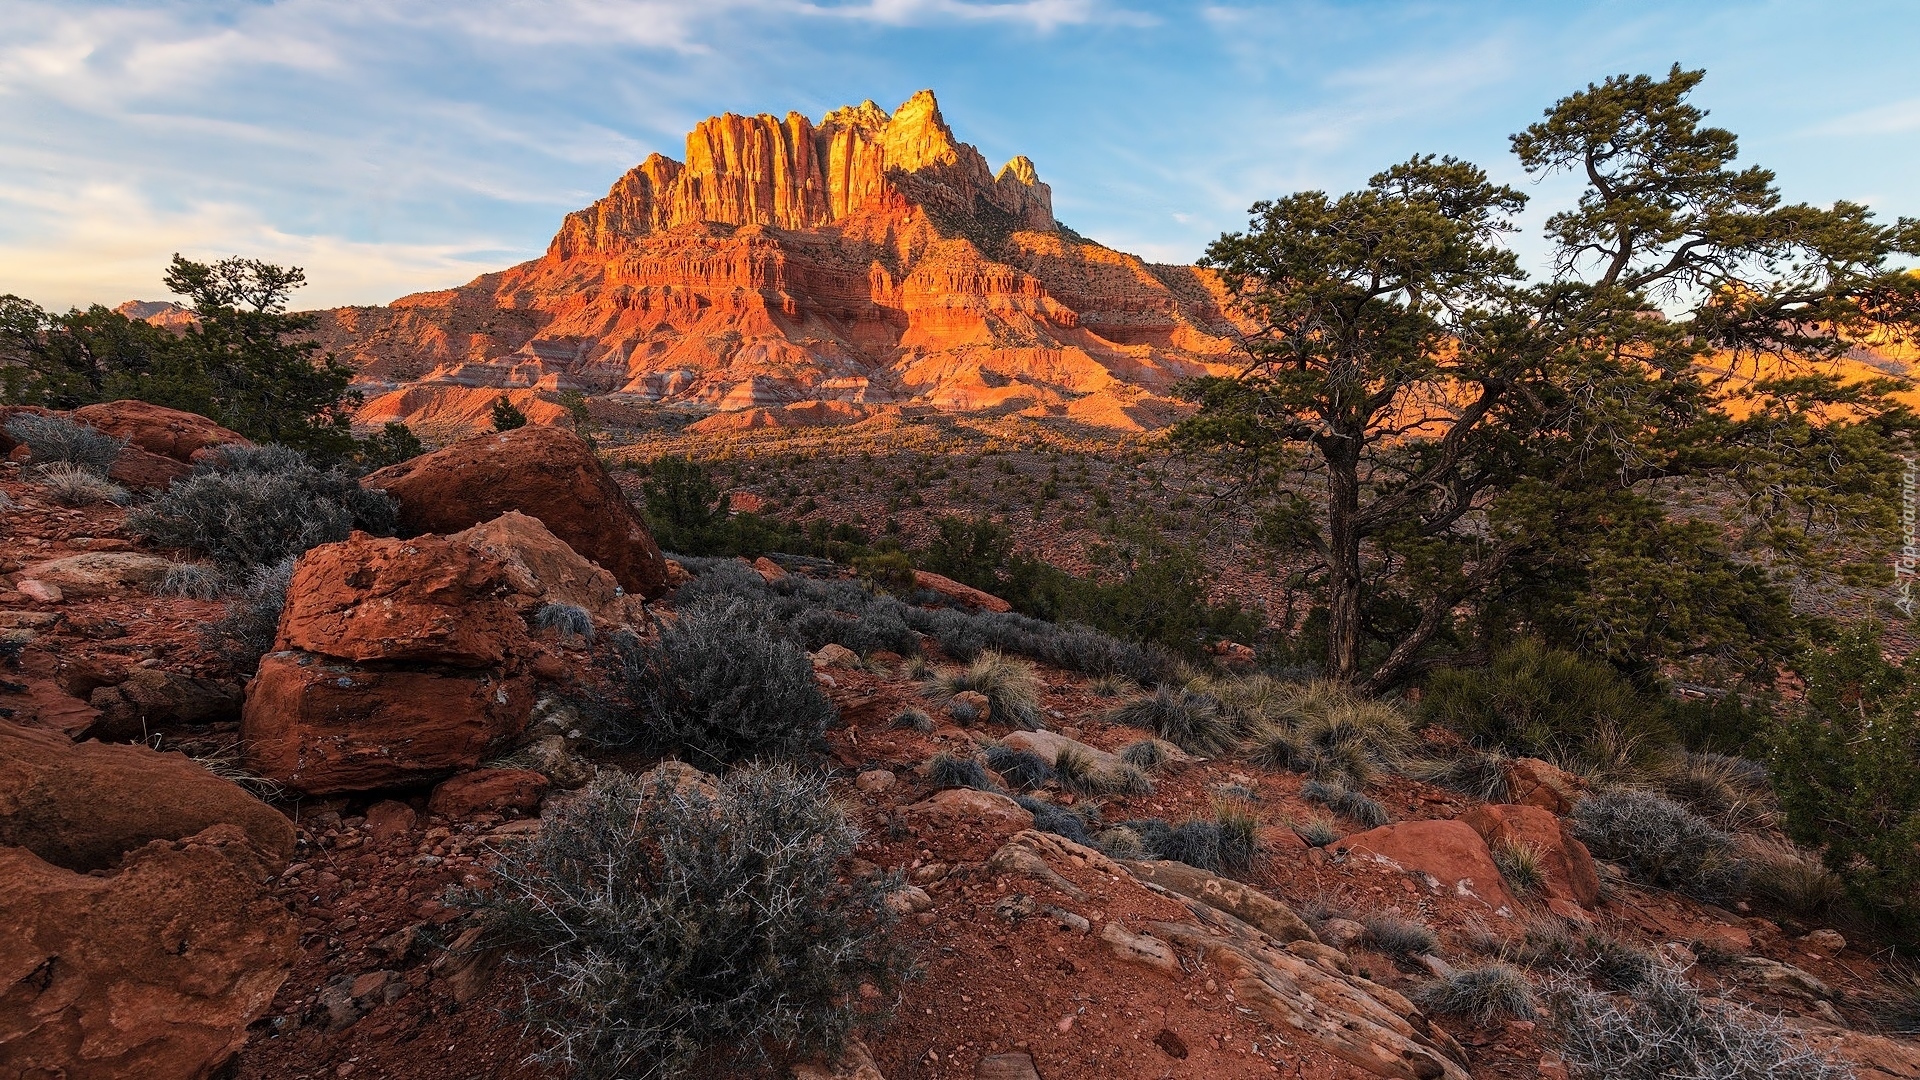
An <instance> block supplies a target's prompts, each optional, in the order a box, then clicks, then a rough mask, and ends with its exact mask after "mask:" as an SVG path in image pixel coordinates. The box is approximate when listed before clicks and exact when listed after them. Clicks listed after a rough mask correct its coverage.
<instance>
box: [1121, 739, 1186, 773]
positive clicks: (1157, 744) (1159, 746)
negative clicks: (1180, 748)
mask: <svg viewBox="0 0 1920 1080" xmlns="http://www.w3.org/2000/svg"><path fill="white" fill-rule="evenodd" d="M1168 750H1169V747H1168V745H1167V744H1166V743H1164V742H1161V741H1160V740H1159V739H1141V740H1139V741H1137V742H1130V743H1128V744H1127V745H1125V746H1123V747H1121V748H1120V760H1121V761H1124V762H1126V763H1127V764H1129V765H1131V766H1133V767H1134V768H1136V769H1140V770H1141V771H1143V772H1153V771H1154V770H1155V769H1158V768H1160V767H1161V766H1162V765H1165V764H1166V763H1167V762H1169V761H1172V760H1173V755H1171V754H1169V753H1168V752H1167V751H1168Z"/></svg>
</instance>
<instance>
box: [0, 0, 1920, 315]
mask: <svg viewBox="0 0 1920 1080" xmlns="http://www.w3.org/2000/svg"><path fill="white" fill-rule="evenodd" d="M1915 55H1920V3H1915V2H1913V0H1801V2H1794V3H1787V2H1765V0H1739V2H1732V0H1729V2H1719V0H1662V2H1646V0H1591V2H1588V0H1548V2H1541V0H1526V2H1517V0H1516V2H1505V0H1451V2H1437V0H1427V2H1421V0H1347V2H1331V0H1322V2H1276V3H1257V2H1253V0H1241V2H1223V3H1218V4H1204V3H1199V4H1180V3H1156V2H1150V0H357V2H356V0H280V2H264V0H256V2H238V0H171V2H169V0H153V2H147V3H109V2H99V3H91V2H87V0H56V2H43V0H0V293H14V294H18V295H21V296H25V297H27V298H29V299H32V300H34V301H37V302H38V303H40V304H42V305H43V306H45V307H48V308H50V309H60V310H64V309H65V308H66V307H68V306H71V305H85V304H88V303H93V302H100V303H106V304H109V305H111V304H114V303H118V302H119V301H122V300H126V299H134V298H139V299H161V298H165V295H166V294H165V291H164V289H163V288H162V287H161V286H160V284H159V281H160V276H161V271H162V268H163V267H164V265H165V264H166V262H167V260H168V258H169V257H170V255H171V254H172V253H173V252H176V251H178V252H181V253H184V254H186V255H188V256H189V257H193V258H199V259H212V258H218V257H223V256H227V255H248V256H254V257H258V258H264V259H268V260H270V261H274V262H279V263H282V264H294V265H299V266H302V267H304V268H305V269H306V272H307V277H308V281H309V284H308V286H307V287H306V289H304V290H303V291H302V292H301V293H300V294H299V296H298V297H297V298H296V299H297V301H298V303H299V304H300V305H301V306H309V307H321V306H332V305H337V304H348V303H355V304H371V303H384V302H386V301H389V300H391V299H393V298H395V297H397V296H400V295H404V294H406V293H409V292H415V291H420V290H424V289H433V288H445V287H448V286H452V285H457V284H460V283H462V282H465V281H467V280H470V279H471V278H473V277H474V276H475V275H477V274H480V273H483V272H485V271H489V270H495V269H500V268H502V267H505V266H508V265H511V264H513V263H515V262H519V261H521V260H524V259H528V258H532V257H535V256H537V255H538V254H540V252H541V251H543V250H544V249H545V247H546V244H547V241H548V240H549V239H550V238H551V237H552V235H553V233H554V231H555V229H556V228H557V227H558V225H559V222H560V219H561V217H562V216H563V215H564V214H565V213H566V212H568V211H570V210H574V209H577V208H579V207H582V206H585V205H586V204H588V203H589V202H591V201H592V200H593V199H595V198H597V197H599V196H600V195H602V194H604V193H605V191H606V189H607V187H608V186H609V185H610V184H612V182H613V181H614V180H615V179H616V178H617V177H618V176H619V175H620V174H621V173H622V172H624V171H626V170H627V169H628V168H630V167H631V166H633V165H634V164H636V163H638V162H639V161H640V160H641V159H642V158H644V157H645V156H646V155H647V154H649V153H651V152H653V151H660V152H662V153H665V154H668V155H669V156H672V157H676V158H677V157H681V156H682V148H683V146H684V138H685V134H686V132H687V131H688V130H689V129H690V128H691V127H692V126H693V125H694V124H695V123H697V122H698V121H699V120H700V119H702V118H704V117H706V116H709V115H714V114H717V113H721V112H729V111H731V112H741V113H759V112H769V113H775V114H779V115H784V114H785V113H786V112H788V111H789V110H798V111H800V112H803V113H806V114H809V115H811V116H813V117H814V118H815V119H816V120H817V119H818V118H819V117H820V116H821V115H822V114H823V113H825V112H826V111H827V110H828V109H831V108H833V107H836V106H839V105H842V104H849V103H855V102H858V101H860V100H862V99H866V98H871V99H873V100H875V101H876V102H878V103H880V104H881V105H882V106H883V107H885V108H889V109H891V108H892V107H894V106H895V105H897V104H898V103H899V102H901V101H904V100H905V99H906V98H907V97H908V96H910V95H911V94H912V93H913V92H914V91H916V90H919V89H921V88H922V87H931V88H933V89H934V90H935V92H936V93H937V94H938V96H939V99H940V103H941V108H942V111H943V112H944V113H945V115H946V118H947V120H948V122H949V123H950V124H951V125H952V127H953V128H954V131H955V134H956V135H957V136H958V137H959V138H961V139H962V140H964V141H966V142H971V143H973V144H974V145H976V146H978V147H979V148H980V150H981V151H982V153H984V154H985V155H986V156H987V158H988V159H989V161H990V162H992V163H993V164H994V165H995V166H998V165H999V164H1000V163H1001V162H1003V161H1005V160H1006V159H1008V158H1009V157H1012V156H1014V155H1017V154H1025V155H1027V156H1029V157H1031V158H1032V159H1033V160H1034V162H1035V164H1036V165H1037V167H1038V169H1039V172H1040V177H1041V179H1043V180H1046V181H1047V182H1048V183H1050V184H1051V185H1052V187H1053V193H1054V208H1055V213H1056V215H1057V216H1058V217H1059V218H1060V220H1061V221H1063V222H1065V223H1067V224H1068V225H1071V226H1072V227H1073V228H1075V229H1076V230H1078V231H1079V232H1081V233H1082V234H1084V235H1087V236H1089V237H1092V238H1094V239H1096V240H1099V241H1101V242H1103V243H1105V244H1108V245H1109V246H1112V247H1115V248H1119V249H1121V250H1125V251H1132V252H1135V253H1138V254H1140V255H1143V256H1146V257H1148V258H1150V259H1153V260H1156V261H1163V262H1188V261H1192V260H1194V259H1196V258H1198V257H1199V256H1200V255H1201V254H1202V253H1203V252H1204V251H1205V249H1206V246H1207V244H1208V243H1209V242H1211V241H1212V240H1214V239H1215V238H1217V237H1218V236H1219V235H1220V234H1221V233H1222V232H1224V231H1230V230H1234V229H1237V228H1239V227H1242V226H1243V225H1244V224H1245V222H1246V212H1247V207H1248V206H1249V205H1250V204H1251V203H1252V202H1254V201H1255V200H1257V199H1262V198H1272V197H1276V196H1279V195H1284V194H1287V193H1289V192H1293V191H1298V190H1304V189H1314V188H1318V189H1325V190H1331V191H1344V190H1349V189H1351V188H1354V187H1358V186H1361V185H1363V184H1364V183H1365V182H1366V179H1367V177H1368V176H1369V175H1371V174H1372V173H1374V172H1376V171H1378V170H1380V169H1381V168H1384V167H1386V166H1387V165H1390V164H1392V163H1394V162H1397V161H1401V160H1404V159H1406V158H1407V157H1408V156H1410V155H1412V154H1415V153H1423V152H1430V153H1441V154H1453V155H1456V156H1460V157H1464V158H1467V159H1469V160H1473V161H1476V162H1478V163H1480V164H1482V165H1483V166H1485V167H1486V168H1487V169H1488V170H1489V171H1490V172H1492V173H1493V174H1494V176H1495V177H1496V178H1497V179H1500V180H1502V181H1505V182H1509V183H1515V184H1516V185H1521V186H1523V189H1524V190H1526V191H1528V192H1529V194H1531V195H1533V196H1534V201H1533V206H1532V209H1531V210H1530V217H1531V219H1532V220H1533V222H1534V224H1535V225H1536V226H1537V223H1538V221H1540V220H1544V217H1545V215H1546V214H1547V213H1549V212H1550V211H1551V210H1552V209H1554V208H1555V207H1556V206H1560V205H1564V204H1565V203H1566V202H1567V201H1568V200H1569V199H1570V198H1572V196H1573V193H1574V190H1575V189H1574V188H1573V186H1572V185H1571V183H1570V182H1568V181H1566V180H1564V179H1562V180H1559V181H1555V180H1546V181H1538V182H1536V181H1534V180H1531V179H1529V178H1527V177H1526V176H1525V175H1524V174H1523V173H1521V172H1520V171H1519V170H1518V169H1517V168H1516V167H1515V166H1514V164H1513V162H1512V159H1511V156H1510V154H1509V153H1508V150H1507V136H1508V135H1510V134H1511V133H1513V132H1515V131H1518V130H1520V129H1521V128H1523V127H1525V126H1526V125H1527V124H1528V123H1530V122H1532V121H1533V120H1534V119H1536V118H1537V117H1538V116H1539V115H1540V113H1541V112H1542V111H1543V110H1544V109H1545V108H1546V107H1547V106H1549V105H1550V104H1551V103H1552V102H1553V101H1554V100H1555V99H1556V98H1559V97H1561V96H1563V95H1565V94H1567V93H1569V92H1571V91H1574V90H1577V89H1579V88H1581V87H1582V86H1584V85H1585V84H1587V83H1588V82H1592V81H1597V80H1599V79H1603V78H1605V77H1606V76H1608V75H1612V74H1620V73H1628V72H1631V73H1640V72H1645V73H1650V74H1656V75H1658V74H1663V73H1664V72H1665V71H1666V70H1667V68H1668V67H1669V66H1670V65H1671V64H1673V63H1674V62H1676V61H1677V62H1679V63H1682V64H1684V65H1686V66H1688V67H1704V68H1705V69H1706V70H1707V72H1708V75H1707V80H1706V82H1705V83H1704V84H1703V85H1702V86H1701V88H1700V89H1699V91H1697V92H1696V95H1695V101H1696V103H1697V104H1699V105H1701V106H1702V107H1704V108H1707V109H1709V110H1710V112H1711V122H1713V123H1716V124H1718V125H1720V126H1724V127H1727V128H1730V129H1732V130H1733V131H1734V132H1736V133H1737V134H1739V135H1740V136H1741V149H1742V154H1743V161H1744V162H1747V163H1758V164H1761V165H1765V166H1767V167H1769V168H1772V169H1774V170H1775V171H1776V172H1777V173H1778V174H1779V177H1780V184H1781V187H1782V189H1783V191H1784V193H1785V194H1786V196H1787V197H1788V198H1789V199H1790V200H1795V201H1800V200H1805V201H1810V202H1816V203H1826V202H1831V201H1833V200H1836V199H1849V200H1854V201H1858V202H1864V203H1866V204H1867V205H1869V206H1871V207H1872V208H1874V209H1875V211H1876V212H1877V213H1878V214H1879V215H1880V216H1882V217H1883V218H1893V217H1897V216H1901V215H1908V216H1920V182H1916V180H1917V178H1920V170H1917V168H1916V167H1917V166H1920V81H1916V80H1914V79H1913V78H1912V75H1911V71H1912V60H1913V57H1914V56H1915ZM1536 231H1537V229H1536ZM1515 245H1516V247H1517V248H1518V249H1519V250H1520V253H1521V256H1522V259H1523V261H1525V262H1528V263H1529V264H1530V265H1531V266H1532V267H1533V268H1534V269H1536V270H1538V269H1540V266H1539V264H1540V262H1541V253H1542V251H1543V249H1542V248H1540V247H1539V245H1538V244H1537V242H1536V241H1534V240H1532V239H1530V238H1528V237H1524V236H1523V237H1521V238H1519V239H1517V240H1516V241H1515Z"/></svg>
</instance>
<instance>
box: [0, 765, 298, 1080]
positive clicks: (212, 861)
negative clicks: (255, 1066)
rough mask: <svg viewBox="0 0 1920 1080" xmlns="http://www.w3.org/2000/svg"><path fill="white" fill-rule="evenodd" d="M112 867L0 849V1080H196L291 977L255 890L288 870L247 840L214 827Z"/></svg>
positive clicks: (283, 931) (282, 931)
mask: <svg viewBox="0 0 1920 1080" xmlns="http://www.w3.org/2000/svg"><path fill="white" fill-rule="evenodd" d="M106 749H112V750H122V749H129V748H124V747H111V748H106ZM154 756H155V757H160V756H161V755H154ZM168 756H171V755H168ZM207 779H209V780H211V779H212V778H211V777H208V778H207ZM226 786H228V787H231V785H226ZM102 794H106V793H102ZM113 794H115V795H118V794H122V793H113ZM193 799H194V795H193V794H192V793H186V794H183V795H181V796H179V797H178V798H177V799H176V800H175V802H174V803H173V804H172V807H171V808H172V809H175V810H185V809H187V808H188V806H189V804H190V803H191V802H192V801H193ZM118 802H119V800H118V799H117V798H114V797H105V798H103V799H102V802H101V803H100V804H98V805H100V806H101V808H102V809H108V808H111V807H114V806H115V805H116V804H117V803H118ZM262 809H265V808H264V807H263V808H262ZM269 812H270V811H269ZM114 861H116V862H119V864H120V865H119V869H118V870H117V871H116V872H114V873H112V874H110V875H107V876H95V875H89V874H84V873H77V872H75V871H73V870H70V869H66V868H63V867H61V866H56V865H54V864H53V863H50V862H48V861H46V860H44V859H42V858H40V857H39V856H38V855H37V854H35V853H34V852H33V851H31V850H29V849H27V848H25V847H0V882H5V883H6V885H5V887H4V888H0V1073H4V1074H5V1075H6V1076H9V1077H62V1078H64V1080H120V1078H124V1077H146V1078H153V1080H204V1078H206V1077H210V1076H213V1075H215V1074H217V1073H219V1072H221V1070H222V1069H223V1067H224V1066H225V1065H227V1063H228V1062H230V1061H231V1060H232V1058H233V1056H234V1055H235V1054H236V1053H238V1052H239V1050H240V1047H241V1046H242V1045H243V1044H245V1042H246V1040H247V1025H249V1024H251V1023H252V1022H253V1021H255V1020H257V1019H258V1018H259V1017H260V1016H262V1015H263V1014H264V1013H265V1012H266V1010H267V1007H268V1005H270V1004H271V1003H272V1001H273V995H274V993H275V992H276V991H277V990H278V989H279V987H280V984H281V983H282V982H283V981H284V980H285V979H286V976H287V972H288V971H289V970H290V969H291V967H292V964H293V960H294V958H295V956H296V955H297V954H298V944H299V926H298V923H297V922H296V921H295V919H294V916H293V915H292V914H291V913H290V912H288V911H287V909H286V907H285V905H283V904H281V903H280V902H279V901H278V900H276V899H275V898H274V897H273V896H272V895H271V894H269V893H268V892H267V890H266V888H265V885H264V884H263V883H264V882H265V881H267V880H269V879H270V878H271V876H272V875H273V874H274V873H275V872H276V871H277V870H278V869H279V867H280V865H281V863H283V862H284V859H283V858H282V859H277V860H276V859H272V858H268V857H266V856H264V855H262V853H261V852H260V850H259V849H258V848H256V847H255V846H254V844H253V843H251V842H250V841H249V839H248V834H247V833H246V832H243V831H242V830H241V829H240V828H238V827H235V826H232V825H215V826H213V827H211V828H208V829H206V830H205V831H203V832H199V833H196V834H194V835H192V836H190V837H187V838H185V839H180V840H154V841H153V842H151V843H149V844H146V845H145V846H141V847H135V848H134V849H133V850H131V851H129V852H128V853H127V854H126V857H125V859H124V861H121V860H120V859H119V855H118V853H117V852H116V853H115V860H114Z"/></svg>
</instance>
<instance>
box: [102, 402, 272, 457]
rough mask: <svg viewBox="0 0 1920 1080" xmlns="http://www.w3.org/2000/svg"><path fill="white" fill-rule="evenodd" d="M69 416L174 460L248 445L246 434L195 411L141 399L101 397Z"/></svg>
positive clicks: (139, 448)
mask: <svg viewBox="0 0 1920 1080" xmlns="http://www.w3.org/2000/svg"><path fill="white" fill-rule="evenodd" d="M73 418H74V419H75V420H78V421H80V422H81V423H83V424H85V425H87V426H88V427H91V428H96V429H98V430H100V431H104V432H106V433H107V434H108V435H112V436H113V437H114V438H116V439H125V440H127V445H129V446H131V447H133V448H134V449H136V450H144V451H145V452H147V453H149V454H154V455H156V456H159V457H163V458H170V459H172V460H174V461H178V462H189V463H190V462H196V461H200V460H202V459H203V458H205V457H206V455H207V451H209V450H211V449H213V448H214V447H217V446H251V445H253V444H252V443H251V442H249V441H248V440H247V438H246V436H244V435H242V434H240V433H239V432H237V431H232V430H230V429H228V428H224V427H221V426H220V425H219V424H216V423H214V422H213V421H211V420H209V419H207V418H206V417H204V416H201V415H199V414H198V413H190V412H182V411H181V410H179V409H169V408H167V407H165V406H163V405H154V404H151V403H149V402H145V401H132V400H126V401H105V402H101V403H99V404H97V405H82V406H81V407H80V408H78V409H75V410H74V411H73Z"/></svg>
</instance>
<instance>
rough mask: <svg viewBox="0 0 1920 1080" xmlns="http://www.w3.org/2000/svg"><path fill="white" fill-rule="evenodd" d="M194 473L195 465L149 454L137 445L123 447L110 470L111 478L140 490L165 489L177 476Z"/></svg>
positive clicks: (180, 477)
mask: <svg viewBox="0 0 1920 1080" xmlns="http://www.w3.org/2000/svg"><path fill="white" fill-rule="evenodd" d="M192 473H193V466H191V465H189V464H187V463H186V462H184V461H175V460H174V459H172V458H170V457H161V456H160V455H159V454H149V453H147V452H146V451H145V450H142V449H140V448H139V447H137V446H128V447H123V448H122V449H121V451H120V456H119V457H117V458H114V459H113V468H111V469H108V470H107V479H109V480H111V481H113V482H114V483H116V484H119V485H120V486H122V487H129V488H133V489H135V490H136V491H162V490H165V489H166V488H167V487H168V486H170V485H171V484H172V483H173V482H174V481H175V480H179V479H182V478H184V477H187V476H189V475H192Z"/></svg>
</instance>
